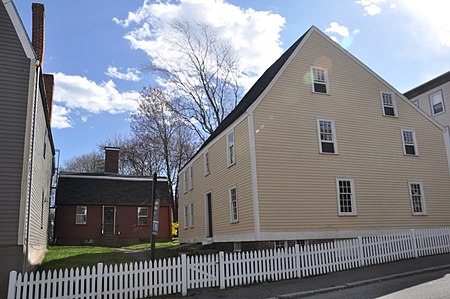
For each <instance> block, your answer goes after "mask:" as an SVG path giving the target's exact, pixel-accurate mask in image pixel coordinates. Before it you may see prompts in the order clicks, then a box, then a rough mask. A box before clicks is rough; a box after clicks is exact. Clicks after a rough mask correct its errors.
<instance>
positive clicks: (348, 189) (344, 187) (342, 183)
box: [336, 178, 356, 216]
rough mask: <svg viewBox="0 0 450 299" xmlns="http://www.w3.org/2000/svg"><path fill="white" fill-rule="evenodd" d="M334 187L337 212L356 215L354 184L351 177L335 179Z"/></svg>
mask: <svg viewBox="0 0 450 299" xmlns="http://www.w3.org/2000/svg"><path fill="white" fill-rule="evenodd" d="M336 189H337V196H338V198H337V199H338V209H339V210H338V212H339V213H338V214H339V215H344V216H345V215H356V206H355V186H354V181H353V179H341V178H337V179H336Z"/></svg>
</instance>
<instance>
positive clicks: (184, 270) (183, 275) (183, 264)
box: [181, 254, 188, 296]
mask: <svg viewBox="0 0 450 299" xmlns="http://www.w3.org/2000/svg"><path fill="white" fill-rule="evenodd" d="M187 285H188V281H187V258H186V254H182V255H181V295H183V296H186V295H187Z"/></svg>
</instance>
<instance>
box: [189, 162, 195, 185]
mask: <svg viewBox="0 0 450 299" xmlns="http://www.w3.org/2000/svg"><path fill="white" fill-rule="evenodd" d="M192 167H193V166H189V168H188V171H189V178H188V186H189V190H192V188H194V169H193V168H192Z"/></svg>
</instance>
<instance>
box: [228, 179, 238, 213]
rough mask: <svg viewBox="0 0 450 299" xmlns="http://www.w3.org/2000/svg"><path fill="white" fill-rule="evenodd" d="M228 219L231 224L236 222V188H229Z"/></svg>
mask: <svg viewBox="0 0 450 299" xmlns="http://www.w3.org/2000/svg"><path fill="white" fill-rule="evenodd" d="M229 190H230V191H229V192H230V218H231V222H237V221H238V217H239V216H238V205H237V192H236V188H235V187H233V188H230V189H229Z"/></svg>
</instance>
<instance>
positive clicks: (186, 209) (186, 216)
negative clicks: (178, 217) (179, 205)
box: [183, 205, 188, 228]
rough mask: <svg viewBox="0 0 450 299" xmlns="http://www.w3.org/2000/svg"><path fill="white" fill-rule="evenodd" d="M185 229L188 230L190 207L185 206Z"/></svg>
mask: <svg viewBox="0 0 450 299" xmlns="http://www.w3.org/2000/svg"><path fill="white" fill-rule="evenodd" d="M183 214H184V215H183V216H184V228H188V205H185V206H184V213H183Z"/></svg>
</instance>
